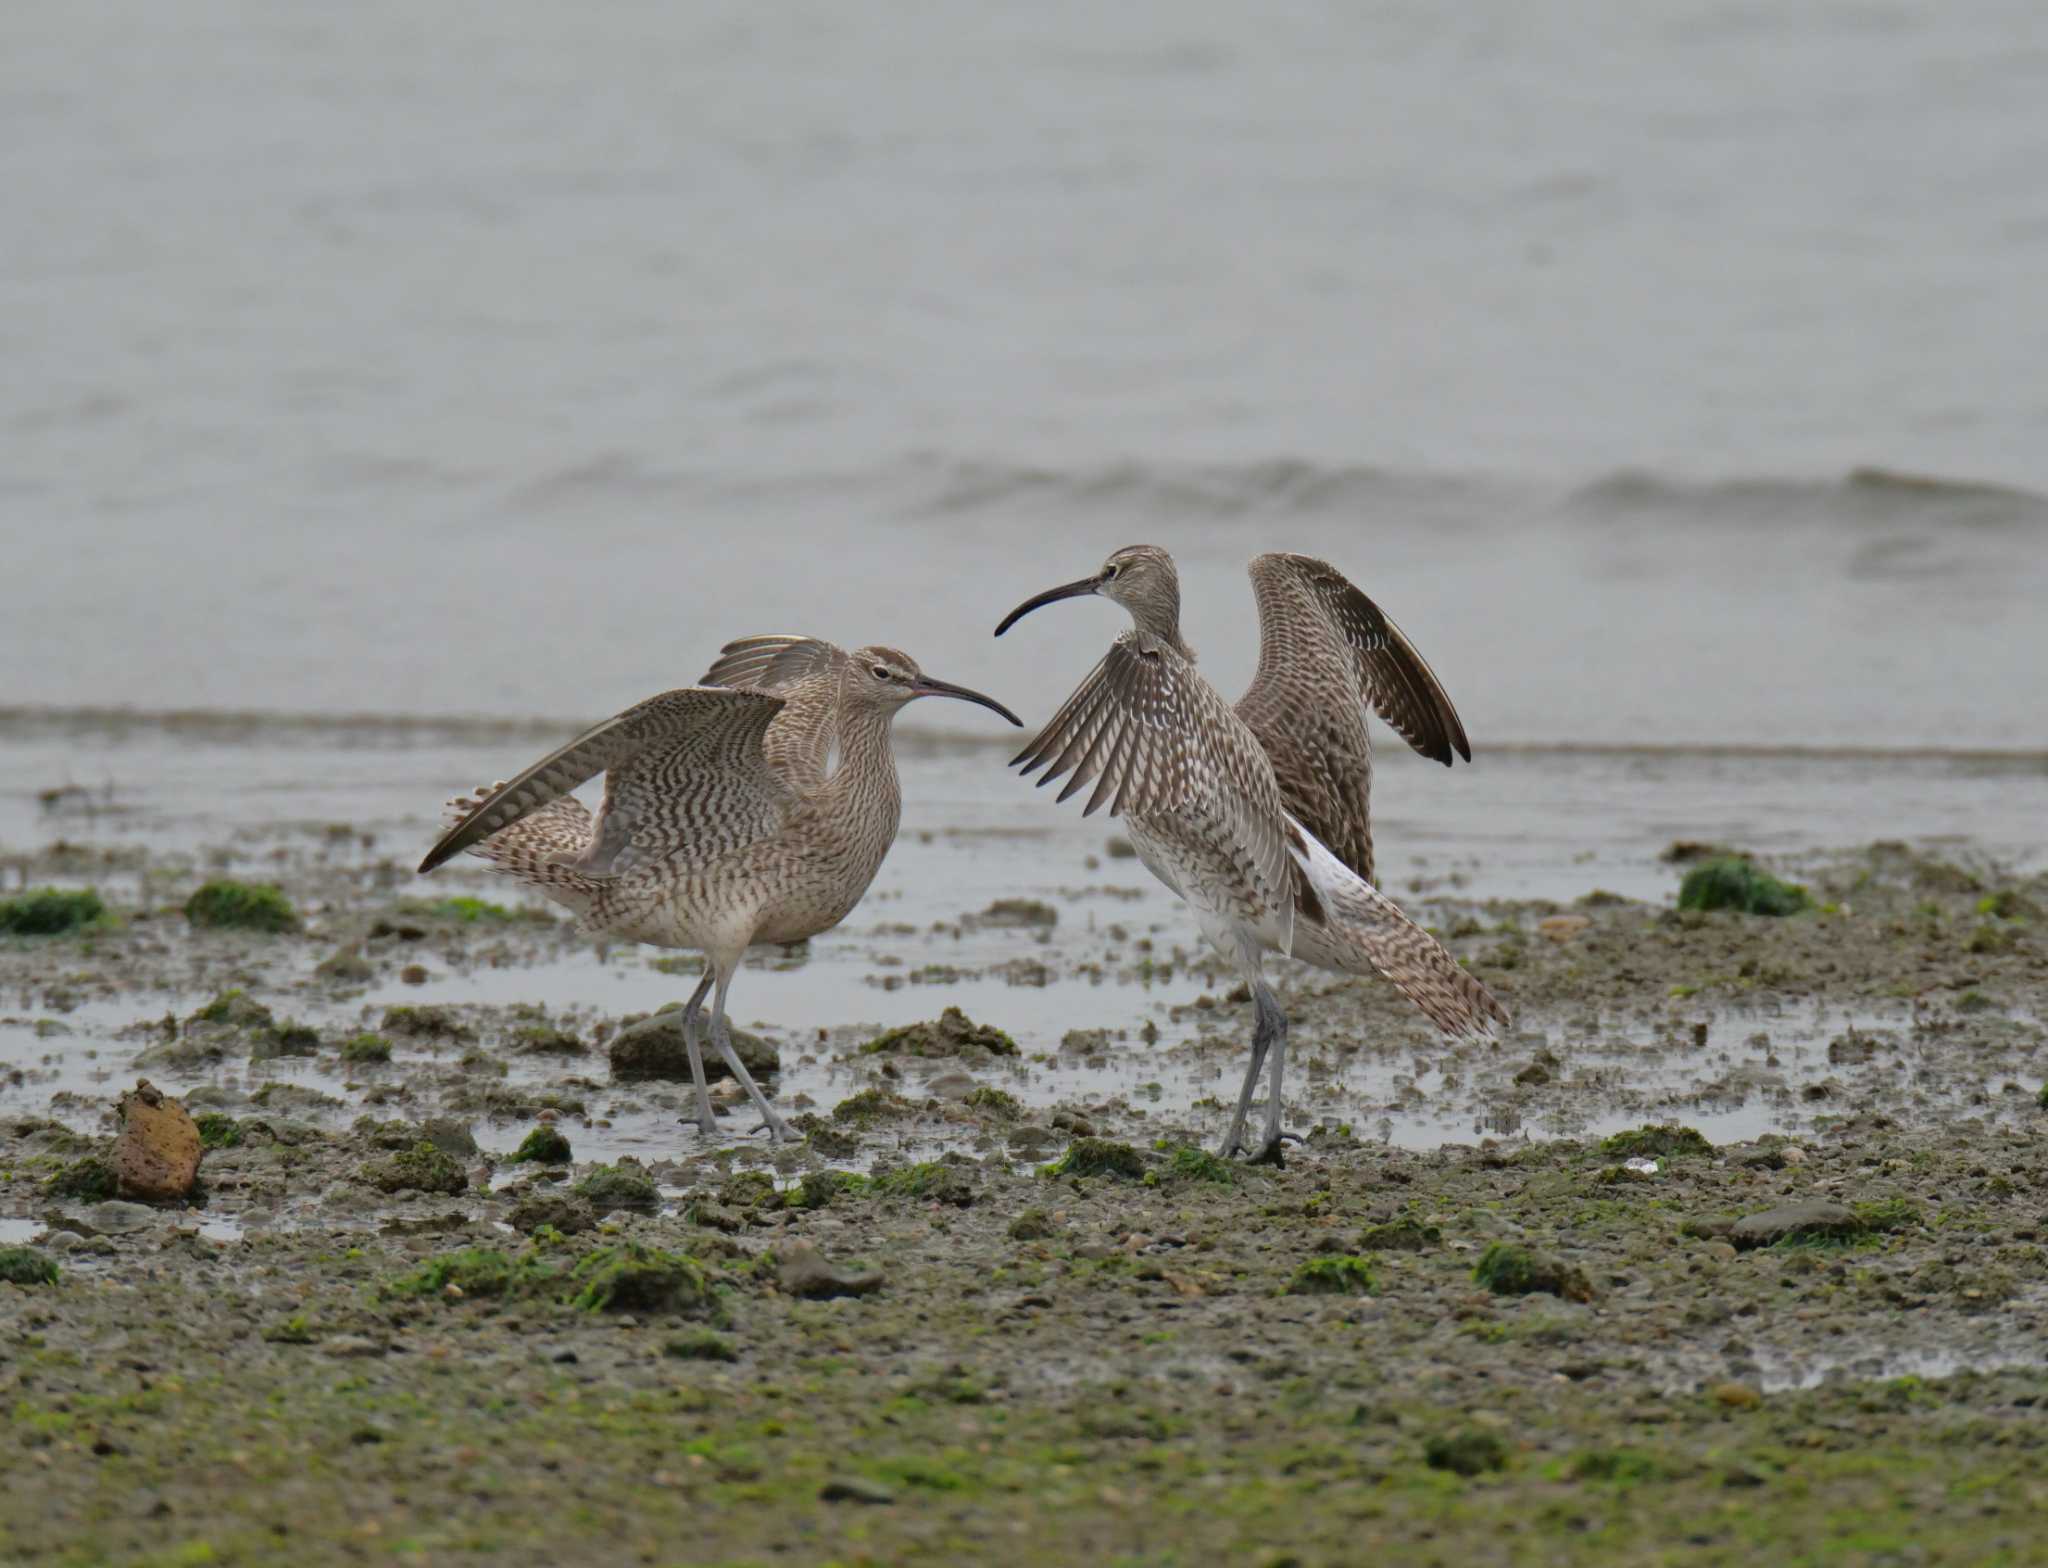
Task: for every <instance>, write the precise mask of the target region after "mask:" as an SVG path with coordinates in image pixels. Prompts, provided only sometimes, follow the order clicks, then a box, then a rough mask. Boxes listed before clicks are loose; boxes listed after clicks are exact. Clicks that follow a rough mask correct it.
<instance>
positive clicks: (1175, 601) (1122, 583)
mask: <svg viewBox="0 0 2048 1568" xmlns="http://www.w3.org/2000/svg"><path fill="white" fill-rule="evenodd" d="M1083 594H1100V595H1101V596H1102V597H1103V598H1105V599H1109V600H1112V601H1114V602H1115V603H1117V604H1120V605H1122V606H1123V607H1124V608H1125V609H1126V610H1129V611H1130V612H1131V620H1132V621H1133V622H1135V623H1136V624H1137V626H1138V628H1139V630H1141V631H1148V632H1152V633H1154V634H1156V635H1158V636H1160V637H1164V638H1166V639H1167V640H1168V641H1172V642H1176V643H1177V642H1178V641H1179V640H1180V574H1179V573H1178V572H1176V571H1175V570H1174V569H1173V557H1172V556H1170V555H1168V554H1167V553H1166V552H1165V551H1164V550H1162V549H1160V548H1159V546H1158V545H1156V544H1127V545H1125V546H1124V547H1123V548H1122V549H1121V550H1118V551H1116V552H1114V553H1113V554H1112V555H1111V556H1110V558H1109V559H1108V560H1106V561H1104V562H1103V563H1102V569H1101V570H1100V571H1098V572H1096V573H1095V574H1094V575H1093V576H1092V577H1083V578H1082V579H1081V580H1080V581H1079V582H1072V583H1066V584H1063V585H1062V586H1060V587H1058V588H1048V589H1046V591H1045V592H1044V593H1041V594H1038V595H1036V596H1034V597H1032V598H1029V599H1026V600H1025V601H1024V602H1023V603H1022V604H1020V605H1018V606H1017V608H1016V609H1014V610H1012V611H1011V612H1010V613H1009V614H1008V615H1006V616H1004V617H1003V619H1002V624H1001V625H999V626H997V627H996V635H997V636H998V637H1000V636H1002V635H1003V633H1004V632H1006V631H1008V630H1009V629H1010V628H1011V627H1012V626H1014V625H1016V624H1017V622H1019V621H1020V620H1022V619H1023V618H1024V617H1025V616H1027V615H1029V614H1030V613H1031V612H1032V611H1033V610H1036V609H1038V608H1039V607H1040V606H1041V605H1047V604H1051V603H1053V602H1054V601H1055V600H1058V599H1076V598H1079V597H1080V596H1081V595H1083Z"/></svg>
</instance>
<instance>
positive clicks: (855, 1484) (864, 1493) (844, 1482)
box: [818, 1475, 896, 1504]
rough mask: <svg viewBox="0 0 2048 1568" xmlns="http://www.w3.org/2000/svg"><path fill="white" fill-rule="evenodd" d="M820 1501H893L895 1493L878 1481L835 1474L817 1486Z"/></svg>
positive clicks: (877, 1502) (878, 1502)
mask: <svg viewBox="0 0 2048 1568" xmlns="http://www.w3.org/2000/svg"><path fill="white" fill-rule="evenodd" d="M818 1497H819V1499H820V1501H823V1502H827V1503H876V1504H882V1503H893V1502H895V1501H896V1494H895V1493H894V1492H892V1491H890V1490H889V1489H888V1488H887V1487H886V1486H884V1485H882V1483H881V1482H879V1481H870V1480H867V1479H866V1478H865V1477H863V1476H857V1475H835V1476H834V1477H832V1479H831V1480H829V1481H827V1482H826V1483H825V1484H824V1485H823V1486H821V1487H819V1488H818Z"/></svg>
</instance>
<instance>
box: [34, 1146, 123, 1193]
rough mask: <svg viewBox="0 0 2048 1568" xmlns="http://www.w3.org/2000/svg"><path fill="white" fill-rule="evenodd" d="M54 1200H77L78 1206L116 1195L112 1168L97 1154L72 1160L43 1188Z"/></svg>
mask: <svg viewBox="0 0 2048 1568" xmlns="http://www.w3.org/2000/svg"><path fill="white" fill-rule="evenodd" d="M43 1190H44V1191H45V1192H47V1193H48V1194H49V1195H50V1196H51V1197H53V1198H76V1199H77V1200H78V1201H80V1202H81V1203H104V1202H105V1201H106V1200H107V1199H109V1198H112V1197H115V1196H117V1195H118V1193H119V1190H120V1184H119V1183H118V1182H117V1181H116V1180H115V1179H114V1167H113V1166H112V1165H110V1164H109V1163H108V1162H107V1161H106V1159H105V1158H104V1157H103V1156H101V1155H97V1154H88V1155H86V1156H85V1157H84V1158H82V1159H77V1160H73V1161H72V1162H71V1163H70V1164H69V1165H66V1166H65V1167H64V1168H63V1169H62V1170H60V1171H58V1172H57V1174H56V1175H54V1176H52V1177H51V1178H50V1179H49V1180H48V1181H47V1182H46V1183H44V1185H43Z"/></svg>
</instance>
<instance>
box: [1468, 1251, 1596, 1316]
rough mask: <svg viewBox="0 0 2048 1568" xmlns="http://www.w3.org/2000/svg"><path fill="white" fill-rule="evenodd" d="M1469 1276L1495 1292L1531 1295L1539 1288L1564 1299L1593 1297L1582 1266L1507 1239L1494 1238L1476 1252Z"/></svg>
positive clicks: (1574, 1299)
mask: <svg viewBox="0 0 2048 1568" xmlns="http://www.w3.org/2000/svg"><path fill="white" fill-rule="evenodd" d="M1472 1277H1473V1278H1474V1279H1475V1280H1477V1281H1478V1282H1479V1283H1480V1284H1482V1285H1484V1286H1485V1287H1486V1288H1487V1289H1488V1290H1490V1291H1492V1292H1493V1293H1494V1294H1495V1295H1496V1296H1532V1295H1535V1294H1537V1293H1538V1292H1539V1291H1540V1292H1543V1293H1546V1294H1548V1295H1552V1296H1557V1297H1560V1298H1562V1299H1563V1300H1565V1301H1591V1300H1592V1299H1593V1286H1592V1282H1591V1281H1590V1280H1588V1279H1587V1278H1586V1275H1585V1272H1584V1271H1583V1270H1582V1269H1580V1268H1578V1267H1576V1266H1575V1265H1573V1264H1570V1263H1566V1262H1565V1261H1564V1260H1563V1259H1561V1258H1554V1257H1552V1256H1551V1255H1550V1254H1549V1253H1547V1252H1538V1251H1537V1250H1536V1249H1535V1248H1533V1247H1522V1246H1517V1245H1516V1244H1515V1243H1513V1242H1509V1241H1496V1242H1495V1243H1494V1244H1493V1245H1492V1246H1490V1247H1488V1248H1487V1249H1486V1251H1485V1252H1483V1253H1482V1254H1480V1258H1479V1262H1478V1263H1477V1264H1475V1265H1474V1266H1473V1269H1472Z"/></svg>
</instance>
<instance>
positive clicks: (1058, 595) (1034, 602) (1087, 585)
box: [996, 577, 1102, 637]
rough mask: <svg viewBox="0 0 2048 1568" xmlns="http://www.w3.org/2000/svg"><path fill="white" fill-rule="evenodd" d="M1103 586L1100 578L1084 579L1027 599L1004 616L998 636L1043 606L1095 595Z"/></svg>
mask: <svg viewBox="0 0 2048 1568" xmlns="http://www.w3.org/2000/svg"><path fill="white" fill-rule="evenodd" d="M1101 586H1102V579H1101V578H1100V577H1084V578H1082V579H1081V580H1080V581H1079V582H1077V583H1068V584H1067V585H1066V586H1065V587H1063V588H1048V589H1046V590H1045V592H1044V593H1042V594H1038V595H1036V596H1035V597H1033V598H1030V599H1026V600H1025V601H1024V602H1023V603H1022V604H1020V605H1018V606H1017V608H1016V609H1014V610H1012V611H1011V612H1010V613H1009V614H1008V615H1006V616H1004V617H1003V622H1002V624H1001V625H1000V626H998V627H997V628H996V635H997V636H998V637H1000V636H1002V635H1003V633H1004V632H1006V631H1008V630H1009V629H1010V628H1011V627H1012V626H1015V625H1016V624H1017V623H1018V622H1019V621H1021V620H1023V619H1024V617H1025V616H1027V615H1029V614H1030V613H1031V612H1032V611H1033V610H1036V609H1038V608H1040V607H1041V606H1043V605H1048V604H1052V603H1054V602H1055V601H1057V600H1060V599H1078V598H1080V597H1081V595H1082V594H1084V593H1093V592H1095V590H1096V589H1098V588H1100V587H1101Z"/></svg>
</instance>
